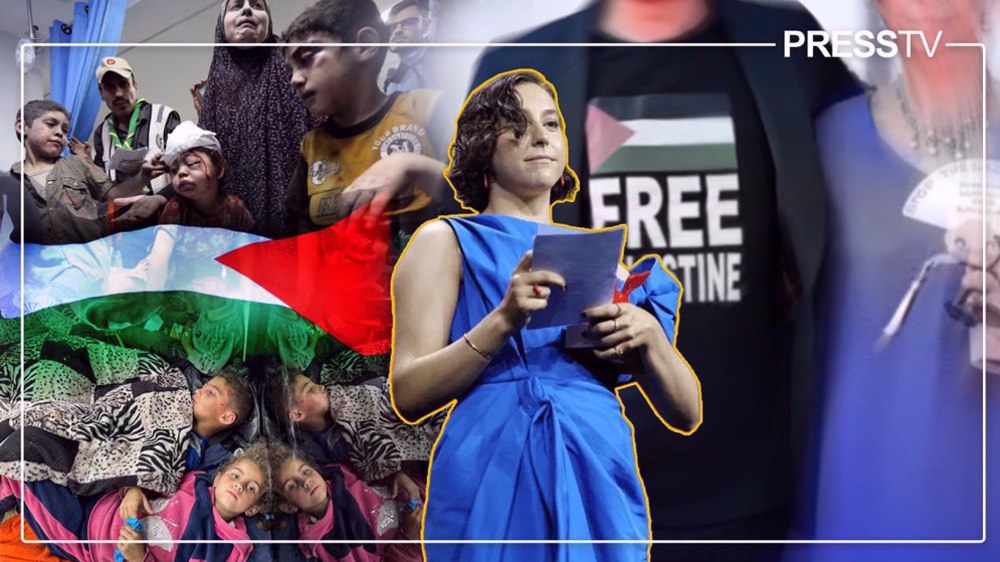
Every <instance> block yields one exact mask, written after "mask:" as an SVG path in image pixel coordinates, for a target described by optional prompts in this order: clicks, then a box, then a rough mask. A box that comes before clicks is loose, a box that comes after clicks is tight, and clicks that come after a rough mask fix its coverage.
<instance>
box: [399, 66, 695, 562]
mask: <svg viewBox="0 0 1000 562" xmlns="http://www.w3.org/2000/svg"><path fill="white" fill-rule="evenodd" d="M450 156H451V163H450V166H449V168H448V169H447V170H446V175H447V176H448V179H449V181H450V182H451V184H452V187H453V188H454V189H455V192H456V196H457V198H458V199H459V201H460V202H462V204H463V206H464V207H466V208H468V209H471V210H474V211H477V214H472V215H465V216H456V217H449V218H446V219H443V220H441V221H436V222H432V223H429V224H427V225H425V226H424V227H423V228H421V229H420V230H419V231H418V232H417V233H416V234H415V235H414V236H413V239H412V240H411V241H410V244H409V246H408V247H407V248H406V251H405V252H404V253H403V255H402V257H401V258H400V260H399V263H398V265H397V270H396V272H395V275H394V278H393V298H394V302H395V334H394V341H393V363H392V368H391V374H390V389H391V392H392V396H393V401H394V405H395V407H396V408H397V410H398V411H399V413H400V414H401V416H402V417H404V419H410V420H416V419H418V418H422V417H424V416H426V415H428V414H430V413H431V412H433V411H435V410H437V409H440V408H442V407H447V406H451V405H452V404H454V408H453V410H452V412H451V415H450V417H449V422H448V423H447V424H446V429H445V430H443V432H442V436H441V438H440V440H439V442H438V443H437V446H436V448H435V453H434V458H433V460H432V468H431V482H430V484H429V488H428V502H427V514H426V520H425V532H424V538H426V539H438V540H456V539H494V540H495V539H508V540H525V539H549V540H558V539H582V540H600V539H633V540H637V541H645V540H648V539H650V527H649V517H648V510H647V505H646V498H645V492H644V490H643V485H642V481H641V480H640V478H639V474H638V471H637V468H638V467H637V466H636V460H635V453H634V444H633V441H632V430H631V426H630V425H629V424H628V423H627V421H626V420H625V418H624V417H623V415H622V406H621V404H620V403H619V402H618V401H617V400H616V395H615V392H614V390H613V389H614V388H615V387H616V385H618V384H621V383H624V382H627V381H628V377H627V376H625V377H622V376H619V373H622V372H628V373H633V374H634V376H635V382H637V383H638V384H639V385H640V386H641V388H642V389H643V390H644V391H645V394H646V396H647V397H648V399H649V402H650V404H651V405H653V406H654V407H655V409H656V410H657V411H658V412H659V413H660V414H661V416H662V417H661V419H662V420H663V421H664V423H666V424H667V425H668V426H669V427H671V429H674V430H675V431H678V432H680V433H685V434H687V433H690V432H692V431H694V430H695V429H696V428H697V426H698V425H699V423H700V419H701V401H700V387H699V384H698V381H697V379H696V378H695V376H694V374H693V373H692V372H691V370H690V368H689V367H688V365H687V363H686V362H685V361H684V360H683V358H681V356H680V354H679V353H678V352H677V351H676V349H674V346H673V345H672V340H673V337H674V334H675V330H676V322H677V319H678V317H677V309H678V306H679V304H680V291H681V289H680V285H679V284H678V283H677V281H676V280H675V279H674V278H673V277H671V276H670V275H668V274H667V273H666V271H664V270H663V269H662V267H661V266H660V265H659V262H658V261H657V260H656V259H653V258H651V259H648V260H645V261H643V262H642V263H640V264H639V265H637V266H636V267H635V268H634V269H633V270H632V273H633V276H638V277H636V279H643V278H644V279H645V280H644V282H642V283H641V284H638V286H636V287H635V288H634V289H633V290H631V292H630V293H629V294H628V295H627V296H626V295H622V296H621V298H620V299H618V300H622V302H617V303H615V304H607V305H604V306H599V307H596V308H593V309H590V310H587V311H581V312H582V315H581V317H580V318H581V322H588V321H589V323H590V329H589V335H590V336H591V337H592V338H593V339H594V340H595V345H596V347H595V348H594V349H586V350H579V351H578V352H570V351H567V350H566V349H565V348H564V346H563V337H564V333H565V331H566V329H565V327H554V328H538V329H527V327H526V325H527V324H528V320H529V318H530V316H531V314H532V313H535V312H537V311H539V310H542V309H544V308H545V307H546V305H547V304H548V298H549V295H551V294H552V291H561V290H564V289H565V281H564V279H563V277H561V276H560V275H558V274H557V273H555V272H551V271H535V270H532V268H531V259H532V258H531V253H530V252H529V250H530V249H531V247H532V244H533V239H534V236H535V234H536V232H537V230H538V228H539V226H540V225H543V224H551V216H550V206H551V205H552V204H553V203H556V202H559V201H562V200H565V199H567V198H570V197H571V196H572V194H573V192H574V191H575V189H576V186H577V178H576V175H575V174H574V173H573V171H572V170H570V169H569V168H567V166H566V158H567V146H566V137H565V134H564V131H563V120H562V116H561V115H560V113H559V109H558V106H557V102H556V97H555V91H554V90H553V88H552V86H551V84H549V83H548V82H546V81H545V79H544V77H542V76H541V74H539V73H537V72H534V71H524V70H521V71H515V72H509V73H504V74H500V75H498V76H496V77H494V78H493V79H491V80H489V81H487V82H486V83H484V84H483V85H481V86H480V87H478V88H477V89H476V90H475V91H474V92H473V93H472V94H470V96H469V98H468V100H467V101H466V103H465V106H464V107H463V109H462V112H461V114H460V116H459V119H458V130H457V132H456V137H455V141H454V142H453V144H452V146H451V150H450ZM508 272H511V273H508ZM633 285H636V282H635V281H633V282H631V283H629V286H630V288H631V287H632V286H633ZM515 552H516V554H515ZM646 552H647V545H645V544H642V543H636V544H627V545H622V544H617V545H614V544H593V545H556V544H520V545H517V546H516V547H513V546H511V545H469V544H448V545H444V544H434V545H427V554H428V558H429V559H430V560H485V559H489V560H497V559H507V558H513V557H515V556H516V557H518V558H523V559H527V560H556V559H559V560H563V559H566V558H567V557H569V558H572V559H573V560H601V561H605V560H635V559H641V558H645V557H646Z"/></svg>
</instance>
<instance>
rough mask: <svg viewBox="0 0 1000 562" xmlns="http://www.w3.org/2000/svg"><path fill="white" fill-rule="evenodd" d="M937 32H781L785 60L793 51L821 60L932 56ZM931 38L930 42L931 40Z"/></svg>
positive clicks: (939, 35) (938, 42)
mask: <svg viewBox="0 0 1000 562" xmlns="http://www.w3.org/2000/svg"><path fill="white" fill-rule="evenodd" d="M942 33H943V32H941V31H938V32H937V33H936V34H934V35H932V36H930V37H929V36H928V34H927V33H925V32H924V31H923V30H912V29H909V30H907V29H903V30H899V31H893V30H891V29H884V30H882V31H879V32H877V33H876V32H874V31H871V30H870V29H861V30H858V31H819V30H813V31H796V30H785V58H789V57H791V56H792V50H793V49H805V51H806V56H807V57H809V58H813V57H825V58H855V57H856V58H861V59H870V58H874V57H879V58H885V59H891V58H894V57H896V56H898V55H899V54H900V53H902V54H904V55H905V56H906V57H907V58H909V57H911V56H913V55H914V54H920V53H926V54H927V56H928V57H933V56H934V53H936V52H937V50H938V48H939V47H940V46H941V35H942ZM932 38H933V39H932Z"/></svg>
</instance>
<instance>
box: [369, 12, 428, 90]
mask: <svg viewBox="0 0 1000 562" xmlns="http://www.w3.org/2000/svg"><path fill="white" fill-rule="evenodd" d="M386 25H388V26H389V43H391V44H392V45H393V46H391V47H389V52H391V53H395V54H396V55H398V56H399V65H398V66H396V67H395V68H391V69H389V71H388V72H387V74H386V77H385V83H384V84H383V88H382V89H383V90H385V93H386V94H388V95H392V94H394V93H396V92H405V91H407V90H413V89H415V88H433V87H440V86H439V85H438V84H434V83H432V82H431V80H430V79H429V77H428V73H427V68H426V66H425V65H424V56H425V55H426V54H427V48H425V47H402V46H397V44H405V43H427V42H432V41H434V37H433V36H432V31H433V28H434V21H433V19H432V15H431V10H430V2H429V0H403V1H402V2H400V3H398V4H396V5H394V6H393V7H392V8H390V9H389V17H388V18H387V19H386Z"/></svg>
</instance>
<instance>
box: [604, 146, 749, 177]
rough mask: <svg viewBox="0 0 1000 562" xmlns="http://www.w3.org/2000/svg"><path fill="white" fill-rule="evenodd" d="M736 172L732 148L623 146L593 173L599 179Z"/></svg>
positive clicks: (734, 155) (734, 149) (734, 150)
mask: <svg viewBox="0 0 1000 562" xmlns="http://www.w3.org/2000/svg"><path fill="white" fill-rule="evenodd" d="M736 169H737V163H736V147H735V146H734V145H733V144H731V143H730V144H701V145H693V146H692V145H689V146H670V147H663V146H623V147H621V148H620V149H618V150H617V151H616V152H615V153H614V154H612V155H611V157H610V158H608V159H607V160H605V161H604V162H603V163H602V164H601V166H600V167H599V168H598V169H597V170H595V171H594V174H596V175H606V174H629V173H633V172H664V173H674V172H721V171H733V170H736Z"/></svg>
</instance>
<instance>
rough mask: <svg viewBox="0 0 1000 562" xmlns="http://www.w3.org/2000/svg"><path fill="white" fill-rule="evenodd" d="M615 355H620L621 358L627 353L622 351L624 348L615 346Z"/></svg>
mask: <svg viewBox="0 0 1000 562" xmlns="http://www.w3.org/2000/svg"><path fill="white" fill-rule="evenodd" d="M615 353H617V354H618V357H621V356H622V355H623V354H624V353H625V352H624V351H622V348H620V347H618V346H615Z"/></svg>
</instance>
